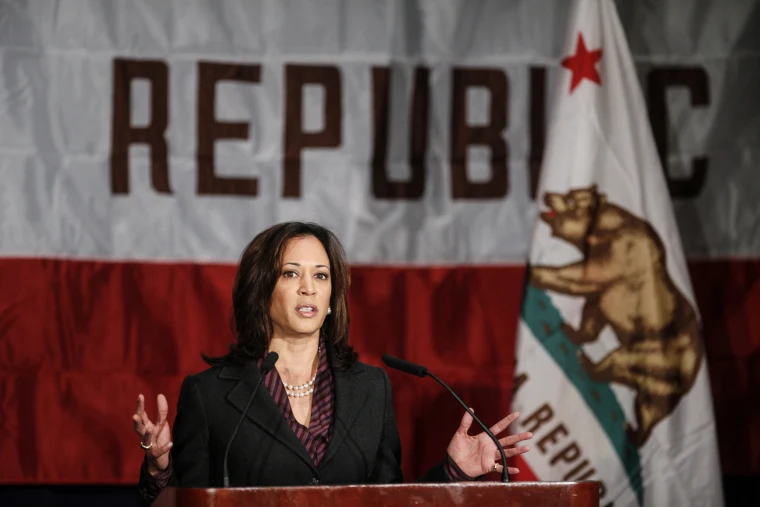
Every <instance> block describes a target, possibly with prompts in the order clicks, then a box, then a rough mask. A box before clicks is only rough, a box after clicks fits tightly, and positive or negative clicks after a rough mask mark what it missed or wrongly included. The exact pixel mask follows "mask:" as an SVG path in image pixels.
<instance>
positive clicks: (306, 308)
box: [296, 305, 319, 317]
mask: <svg viewBox="0 0 760 507" xmlns="http://www.w3.org/2000/svg"><path fill="white" fill-rule="evenodd" d="M296 311H297V312H298V313H299V315H301V316H303V317H314V316H315V315H316V314H317V312H318V311H319V309H318V308H317V306H316V305H298V306H296Z"/></svg>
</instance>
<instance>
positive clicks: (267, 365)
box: [224, 352, 280, 488]
mask: <svg viewBox="0 0 760 507" xmlns="http://www.w3.org/2000/svg"><path fill="white" fill-rule="evenodd" d="M279 358H280V356H279V355H278V354H277V352H270V353H269V354H267V356H266V357H265V358H264V360H263V361H262V362H261V369H260V370H259V381H258V382H256V387H254V388H253V393H251V397H250V399H249V400H248V404H247V405H246V406H245V410H243V414H242V415H241V416H240V420H239V421H238V423H237V426H235V431H233V432H232V436H231V437H230V441H229V442H227V449H226V450H225V451H224V487H225V488H228V487H229V486H230V476H229V474H228V473H227V456H228V455H229V453H230V447H232V441H233V440H235V437H236V436H237V433H238V430H239V429H240V425H241V424H243V419H245V415H246V414H247V413H248V409H249V408H251V403H253V398H254V397H255V396H256V392H257V391H258V390H259V387H260V386H261V382H262V381H263V380H264V376H265V375H266V374H267V373H269V371H270V370H271V369H272V368H274V363H276V362H277V359H279Z"/></svg>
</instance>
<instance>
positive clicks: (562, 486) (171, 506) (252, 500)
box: [152, 481, 599, 507]
mask: <svg viewBox="0 0 760 507" xmlns="http://www.w3.org/2000/svg"><path fill="white" fill-rule="evenodd" d="M490 505H494V506H496V505H498V506H504V507H537V506H538V507H598V506H599V483H598V482H595V481H584V482H512V483H508V484H503V483H500V482H480V483H471V482H470V483H465V484H398V485H364V486H303V487H288V488H274V487H272V488H226V489H213V488H209V489H194V488H167V489H165V490H164V491H163V492H162V493H161V495H160V496H159V497H158V498H157V499H156V501H155V502H154V503H153V506H152V507H175V506H176V507H243V506H246V507H248V506H252V507H296V506H298V507H302V506H314V507H321V506H330V507H365V506H366V507H402V506H403V507H407V506H415V507H423V506H429V507H465V506H473V507H476V506H477V507H481V506H484V507H485V506H490Z"/></svg>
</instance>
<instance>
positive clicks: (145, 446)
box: [140, 441, 153, 451]
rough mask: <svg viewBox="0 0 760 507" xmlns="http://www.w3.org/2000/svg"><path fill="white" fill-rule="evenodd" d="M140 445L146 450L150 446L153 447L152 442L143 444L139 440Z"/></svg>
mask: <svg viewBox="0 0 760 507" xmlns="http://www.w3.org/2000/svg"><path fill="white" fill-rule="evenodd" d="M140 447H142V448H143V449H145V450H146V451H147V450H148V449H150V448H151V447H153V442H151V443H150V445H145V444H143V443H142V441H140Z"/></svg>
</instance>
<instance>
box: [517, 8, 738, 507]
mask: <svg viewBox="0 0 760 507" xmlns="http://www.w3.org/2000/svg"><path fill="white" fill-rule="evenodd" d="M563 54H564V59H563V60H562V62H561V64H562V67H563V68H564V73H563V75H562V76H561V78H560V79H559V80H558V83H557V86H558V89H557V90H556V93H557V94H556V97H555V99H554V103H553V104H554V105H553V110H552V116H551V119H550V124H549V131H548V137H547V144H546V150H545V156H544V165H543V169H542V176H541V180H540V182H539V193H538V199H539V202H540V203H541V206H542V211H541V213H540V216H539V218H538V219H537V222H536V226H535V229H534V231H533V237H532V240H531V244H530V247H529V264H530V272H529V277H528V278H527V279H526V283H527V286H526V289H525V294H524V299H523V306H522V311H521V318H520V321H519V329H518V344H517V369H516V375H517V387H516V394H515V399H514V402H513V406H514V408H515V409H516V410H519V411H520V412H521V414H522V417H521V419H522V427H521V428H520V430H521V431H533V433H534V435H535V436H534V438H533V445H532V451H531V452H530V453H528V454H526V455H525V456H524V458H525V459H524V462H525V464H527V466H528V467H529V468H530V470H531V471H532V472H533V474H535V476H536V477H537V478H538V479H539V480H548V481H562V480H571V481H578V480H599V481H601V488H602V490H601V495H602V499H601V505H615V506H616V507H619V506H625V505H631V506H635V505H644V506H681V505H683V506H686V505H689V506H698V505H703V506H711V507H715V506H720V505H722V504H723V499H722V487H721V474H720V464H719V458H718V449H717V441H716V431H715V424H714V415H713V413H712V399H711V394H710V386H709V377H708V371H707V363H706V361H705V354H704V347H703V341H702V340H703V338H702V334H701V324H700V317H699V313H698V310H697V307H696V303H695V300H694V295H693V291H692V286H691V282H690V280H689V275H688V271H687V264H686V261H685V258H684V254H683V250H682V247H681V241H680V239H679V233H678V229H677V226H676V222H675V219H674V214H673V209H672V203H671V201H670V198H669V195H668V190H667V185H666V181H665V179H664V177H663V170H662V166H661V164H660V161H659V159H658V155H657V151H656V146H655V143H654V139H653V135H652V132H651V128H650V125H649V123H648V121H647V115H646V104H645V102H644V98H643V93H642V91H641V88H640V85H639V82H638V81H637V78H636V73H635V69H634V65H633V60H632V57H631V54H630V52H629V49H628V44H627V42H626V39H625V35H624V32H623V30H622V27H621V24H620V22H619V19H618V15H617V12H616V10H615V5H614V3H613V2H612V1H611V0H581V1H579V2H577V3H576V4H575V7H574V9H573V11H572V13H571V16H570V18H569V20H568V27H567V35H566V39H565V43H564V53H563Z"/></svg>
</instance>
